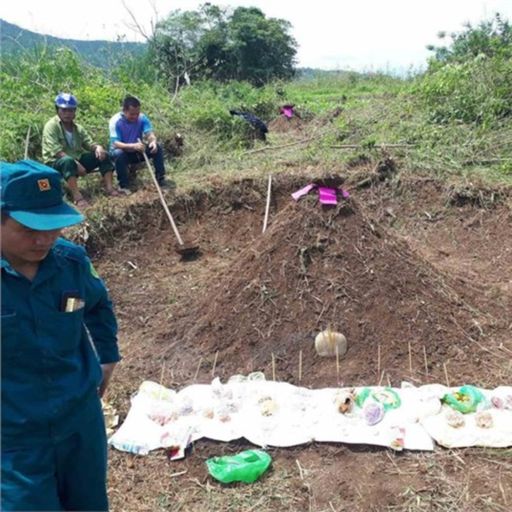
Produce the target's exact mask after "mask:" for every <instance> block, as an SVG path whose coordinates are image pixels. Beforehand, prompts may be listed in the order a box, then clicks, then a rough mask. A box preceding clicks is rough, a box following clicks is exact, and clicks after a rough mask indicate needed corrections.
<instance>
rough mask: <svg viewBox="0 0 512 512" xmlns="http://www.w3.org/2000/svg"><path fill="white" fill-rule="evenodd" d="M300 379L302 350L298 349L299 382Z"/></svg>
mask: <svg viewBox="0 0 512 512" xmlns="http://www.w3.org/2000/svg"><path fill="white" fill-rule="evenodd" d="M301 381H302V350H299V382H301Z"/></svg>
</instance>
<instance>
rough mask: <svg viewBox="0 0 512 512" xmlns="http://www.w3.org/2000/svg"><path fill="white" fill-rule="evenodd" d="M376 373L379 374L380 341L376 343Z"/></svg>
mask: <svg viewBox="0 0 512 512" xmlns="http://www.w3.org/2000/svg"><path fill="white" fill-rule="evenodd" d="M377 375H380V343H379V344H378V345H377Z"/></svg>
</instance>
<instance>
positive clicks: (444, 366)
mask: <svg viewBox="0 0 512 512" xmlns="http://www.w3.org/2000/svg"><path fill="white" fill-rule="evenodd" d="M443 368H444V377H445V379H446V385H447V386H448V387H450V379H449V378H448V369H447V368H446V363H443Z"/></svg>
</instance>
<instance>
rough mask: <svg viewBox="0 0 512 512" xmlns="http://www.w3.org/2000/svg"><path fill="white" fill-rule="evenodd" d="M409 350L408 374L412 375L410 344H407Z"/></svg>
mask: <svg viewBox="0 0 512 512" xmlns="http://www.w3.org/2000/svg"><path fill="white" fill-rule="evenodd" d="M407 345H408V348H409V373H410V374H411V375H412V353H411V342H410V341H408V342H407Z"/></svg>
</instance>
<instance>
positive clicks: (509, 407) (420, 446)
mask: <svg viewBox="0 0 512 512" xmlns="http://www.w3.org/2000/svg"><path fill="white" fill-rule="evenodd" d="M256 377H259V378H258V379H256V380H255V379H251V378H249V379H246V378H244V377H241V376H236V377H235V378H232V379H230V381H228V383H226V384H222V383H221V382H220V381H219V380H218V379H215V380H214V381H213V382H212V383H211V384H209V385H207V384H197V385H192V386H188V387H186V388H184V389H182V390H181V391H179V392H178V393H177V392H175V391H173V390H169V389H167V388H164V387H162V386H160V385H158V384H156V383H154V382H149V381H146V382H143V383H142V385H141V386H140V388H139V391H138V392H137V394H136V395H135V396H134V397H133V398H132V404H131V408H130V411H129V413H128V416H127V417H126V420H125V421H124V423H123V425H122V426H121V427H120V429H119V430H118V431H117V432H116V433H115V434H114V435H113V436H112V437H111V438H110V440H109V443H110V444H111V445H112V446H114V447H115V448H117V449H119V450H124V451H128V452H131V453H138V454H147V453H149V451H151V450H154V449H156V448H169V447H174V448H176V449H177V451H178V452H179V454H180V455H183V454H184V450H185V447H186V446H187V445H188V444H189V443H190V442H191V441H195V440H197V439H201V438H203V437H204V438H209V439H214V440H218V441H224V442H229V441H232V440H235V439H239V438H242V437H243V438H246V439H247V440H248V441H250V442H251V443H253V444H255V445H258V446H262V447H265V446H280V447H287V446H296V445H300V444H304V443H308V442H311V441H317V442H338V443H352V444H354V443H356V444H369V445H378V446H384V447H389V448H392V449H397V450H401V449H408V450H433V449H434V440H435V441H436V442H437V443H438V444H441V445H443V446H447V447H462V446H488V447H505V446H512V387H508V386H507V387H505V386H504V387H500V388H497V389H496V390H481V391H482V393H484V395H485V397H486V400H485V401H484V402H483V403H482V404H481V405H480V406H479V408H480V410H478V411H476V412H475V413H471V414H465V415H464V424H463V425H458V426H457V427H453V426H450V424H449V422H447V421H446V414H447V409H449V407H448V406H446V405H442V403H441V398H442V397H443V396H444V395H445V394H446V393H449V392H452V391H453V390H455V389H457V388H447V387H445V386H441V385H437V384H436V385H427V386H421V387H413V386H412V385H410V384H408V383H404V384H403V385H402V387H401V388H383V387H378V386H373V387H369V388H367V389H368V390H369V393H370V398H368V400H367V402H365V403H368V402H371V401H372V400H376V398H372V396H373V397H378V394H379V393H381V392H382V391H383V390H384V389H387V390H390V389H391V390H392V392H393V393H395V396H397V397H399V401H400V405H399V406H398V407H396V408H393V407H390V408H388V407H386V410H385V412H384V414H383V417H382V419H381V421H379V422H377V423H376V424H374V425H370V424H368V421H367V418H366V417H365V414H364V410H363V407H362V406H358V405H356V404H355V403H354V404H352V407H351V409H350V410H349V411H348V412H345V413H341V412H340V408H339V403H340V399H342V398H343V397H344V396H347V395H350V396H352V395H354V394H355V395H357V394H358V393H359V392H360V391H361V390H362V388H352V389H349V388H343V389H341V388H324V389H317V390H312V389H307V388H303V387H297V386H293V385H292V384H288V383H285V382H274V381H266V380H264V379H262V378H261V374H259V375H256ZM340 397H341V398H340ZM496 398H498V399H499V400H496ZM509 402H510V403H509ZM493 404H501V405H500V407H497V406H495V405H493ZM379 407H380V405H379ZM482 411H485V414H486V417H485V418H484V419H486V420H487V423H486V422H485V421H484V422H482V421H481V418H480V419H479V418H478V414H482ZM489 417H490V418H491V420H490V424H489Z"/></svg>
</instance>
